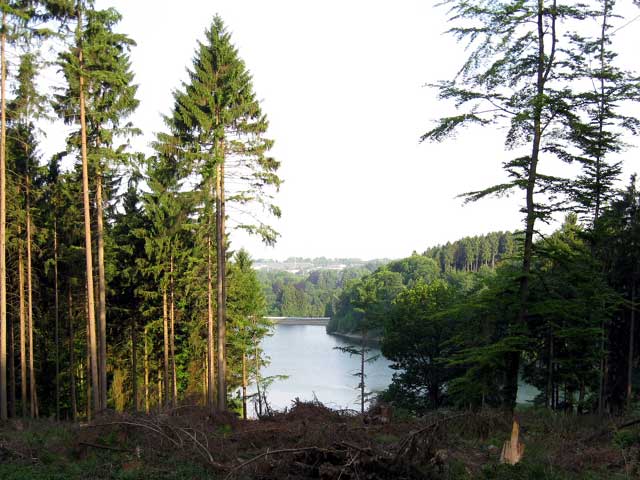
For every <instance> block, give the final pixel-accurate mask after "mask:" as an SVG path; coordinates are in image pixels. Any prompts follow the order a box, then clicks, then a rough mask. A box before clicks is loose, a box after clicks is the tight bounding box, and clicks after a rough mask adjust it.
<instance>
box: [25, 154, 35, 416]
mask: <svg viewBox="0 0 640 480" xmlns="http://www.w3.org/2000/svg"><path fill="white" fill-rule="evenodd" d="M27 168H29V166H28V165H27ZM25 186H26V197H27V207H26V210H27V321H28V326H27V328H28V330H29V395H30V397H31V417H33V418H36V417H37V416H38V396H37V394H36V374H35V373H36V372H35V365H34V358H33V351H34V350H35V348H34V344H33V283H32V278H33V274H32V271H31V199H30V185H29V175H28V174H27V178H26V182H25Z"/></svg>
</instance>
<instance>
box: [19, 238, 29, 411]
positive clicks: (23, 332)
mask: <svg viewBox="0 0 640 480" xmlns="http://www.w3.org/2000/svg"><path fill="white" fill-rule="evenodd" d="M20 234H21V232H20V228H19V227H18V236H20ZM23 248H24V245H23V241H22V239H19V241H18V290H19V292H18V296H19V302H20V393H21V395H20V400H21V402H20V403H21V405H22V416H23V417H24V418H26V417H27V399H28V397H27V381H28V380H27V379H28V377H27V323H26V317H27V313H26V299H25V296H24V256H23V253H22V250H23Z"/></svg>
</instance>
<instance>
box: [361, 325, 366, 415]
mask: <svg viewBox="0 0 640 480" xmlns="http://www.w3.org/2000/svg"><path fill="white" fill-rule="evenodd" d="M366 345H367V331H366V330H363V331H362V338H361V340H360V413H361V414H362V415H364V362H365V356H366V355H367V348H366Z"/></svg>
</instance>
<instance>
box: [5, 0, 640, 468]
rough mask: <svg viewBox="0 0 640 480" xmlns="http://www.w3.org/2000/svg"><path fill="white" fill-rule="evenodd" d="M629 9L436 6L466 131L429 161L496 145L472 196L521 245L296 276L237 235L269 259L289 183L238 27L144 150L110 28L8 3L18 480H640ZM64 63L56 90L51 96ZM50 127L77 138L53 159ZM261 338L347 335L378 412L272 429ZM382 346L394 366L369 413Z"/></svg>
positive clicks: (9, 231)
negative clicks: (298, 330)
mask: <svg viewBox="0 0 640 480" xmlns="http://www.w3.org/2000/svg"><path fill="white" fill-rule="evenodd" d="M622 3H623V2H622V1H620V0H618V1H614V0H593V1H588V2H586V3H576V2H564V1H560V0H499V1H498V0H444V1H443V2H442V4H441V5H440V6H439V8H444V9H447V11H448V18H449V23H448V25H446V26H443V30H445V29H448V32H447V33H448V34H449V35H452V36H453V37H454V38H455V39H456V40H458V41H459V43H460V49H461V50H464V52H465V55H466V59H465V61H464V63H463V64H462V65H460V69H459V71H458V72H457V74H455V75H454V76H452V77H451V78H445V79H442V80H441V81H440V82H438V83H436V84H433V85H429V87H430V88H431V89H432V90H433V91H434V92H436V94H437V96H438V99H439V100H440V101H441V102H442V103H443V104H445V105H447V106H448V107H450V115H449V116H445V117H442V118H440V119H439V120H438V121H436V122H434V123H433V124H431V125H425V126H424V130H425V133H424V134H423V136H422V137H421V138H416V142H425V143H428V142H438V143H442V144H443V145H447V143H448V142H456V141H463V139H464V135H465V129H466V128H467V127H473V128H486V129H493V130H499V131H500V132H503V134H504V135H503V142H504V150H505V151H506V152H508V154H509V160H506V161H505V162H504V163H503V164H502V168H503V171H504V176H503V177H502V178H500V179H497V180H496V182H495V183H494V184H493V185H485V186H480V187H482V188H480V189H478V190H475V191H470V192H459V193H460V196H461V198H462V201H463V202H465V203H472V202H480V201H482V200H483V199H485V198H487V197H509V198H510V199H511V201H512V203H513V204H514V209H517V208H520V213H521V218H522V222H521V224H520V226H519V229H518V230H517V231H513V232H491V233H480V232H477V233H475V234H474V233H472V234H471V235H472V236H467V237H465V238H462V239H458V240H456V239H451V241H449V242H448V243H446V244H444V245H438V246H428V245H416V248H417V249H418V251H414V252H413V253H412V254H411V255H410V256H408V257H406V258H402V259H396V260H389V261H386V260H385V261H374V262H369V263H364V262H363V263H362V264H361V265H359V266H347V268H343V269H339V270H331V269H325V270H313V271H309V272H305V273H304V275H299V274H293V273H290V272H289V273H287V272H283V271H281V272H275V271H270V270H268V269H265V270H260V271H257V270H256V269H255V268H254V265H253V260H252V256H251V252H248V251H246V250H245V249H237V250H236V249H235V247H234V245H233V243H232V242H231V241H230V240H231V235H232V233H233V232H234V231H237V230H241V231H244V232H248V233H249V234H252V235H254V236H256V237H257V238H259V239H261V240H262V241H263V242H264V243H266V244H267V245H272V244H274V243H275V242H276V241H277V239H278V235H279V234H278V232H276V230H275V229H274V228H273V227H272V224H273V220H274V219H277V218H279V217H280V215H281V211H280V208H279V206H278V199H277V193H278V189H279V187H280V185H281V182H282V180H281V178H280V176H279V173H278V170H279V167H280V163H279V161H278V159H277V158H274V157H273V156H272V154H271V149H272V146H273V144H274V139H272V138H271V137H270V134H269V121H268V117H267V114H268V112H265V111H263V108H262V104H261V101H260V99H259V97H258V96H257V94H256V92H255V90H254V87H253V79H252V76H251V73H250V69H251V65H246V64H245V62H244V60H243V58H242V52H241V51H239V49H238V48H237V47H236V46H235V44H234V41H233V38H232V36H231V33H230V29H229V28H228V27H227V26H226V25H225V23H224V21H223V19H222V18H221V17H220V16H215V17H214V18H213V19H212V21H211V22H210V25H209V27H208V28H207V29H206V31H205V32H203V34H202V35H201V36H200V40H199V41H198V42H197V44H196V45H194V49H193V56H192V58H191V59H190V60H189V59H185V65H188V67H187V69H188V76H187V78H186V80H185V81H184V82H182V83H181V84H179V85H175V89H174V91H173V98H172V104H170V105H166V106H165V108H164V111H166V112H168V113H167V114H166V115H165V116H164V119H163V120H164V129H163V131H161V132H158V133H156V134H155V139H154V141H153V144H152V148H153V154H152V155H146V154H143V153H141V152H138V151H136V150H135V149H134V148H133V147H132V146H131V145H132V141H133V139H135V138H136V137H137V136H139V135H141V133H142V132H143V130H144V128H145V126H144V125H136V124H135V123H133V121H132V116H133V114H134V113H135V111H136V109H137V107H138V106H139V99H138V98H139V91H138V90H139V89H140V88H144V86H139V85H138V84H137V83H136V79H135V76H134V73H133V68H132V63H131V52H132V51H133V50H134V49H135V48H136V43H135V39H134V38H131V37H129V36H128V35H126V34H123V33H121V31H120V29H119V24H120V22H121V21H122V17H121V15H120V13H119V12H118V11H116V10H115V9H113V8H108V9H104V10H101V9H98V8H96V6H95V4H94V2H93V1H92V0H7V1H0V7H1V12H2V28H1V30H0V76H1V79H0V80H1V82H0V112H1V116H0V477H2V478H11V479H13V478H16V479H18V478H265V479H266V478H327V479H333V478H335V479H340V478H343V479H346V478H349V479H355V478H371V479H378V478H398V479H404V478H407V479H409V478H411V479H413V478H434V479H436V478H443V479H444V478H450V479H456V478H461V479H462V478H483V479H490V478H495V479H507V478H523V479H524V478H531V479H533V478H549V479H572V478H576V479H577V478H620V479H622V478H634V476H635V475H640V430H638V428H639V425H640V417H639V416H638V415H640V393H639V392H640V341H639V339H640V333H639V331H640V321H638V320H637V319H636V313H637V305H638V300H637V296H638V294H639V285H638V284H639V283H640V191H638V181H637V178H636V176H635V175H632V176H631V177H630V178H625V176H624V175H623V173H622V172H623V168H626V169H628V168H629V165H631V167H630V168H631V170H633V168H635V167H633V165H634V161H635V160H636V157H637V155H638V154H637V150H634V149H633V148H631V146H632V145H633V144H634V142H635V141H636V138H635V136H636V135H637V134H638V132H639V131H640V115H639V114H638V112H640V110H639V107H638V105H639V104H638V102H639V101H640V76H639V75H638V74H637V73H636V72H635V71H634V67H637V66H636V65H624V64H621V63H620V62H619V61H618V52H617V51H616V50H615V48H614V46H613V45H614V42H613V37H614V35H615V33H616V32H617V31H618V30H620V29H621V28H637V24H636V25H633V22H634V21H635V20H637V17H636V18H633V17H632V18H629V19H623V20H620V12H619V4H622ZM631 3H634V4H636V5H637V1H636V2H631ZM638 6H639V7H640V5H638ZM390 8H392V7H390ZM638 13H640V9H638ZM625 22H626V23H625ZM620 25H622V26H620ZM465 48H466V50H465ZM416 61H422V60H420V59H416ZM46 68H55V69H56V71H57V72H58V74H59V75H60V78H61V79H62V80H61V83H56V84H54V85H50V86H46V87H43V83H42V82H40V81H39V75H40V74H41V72H42V71H43V70H44V69H46ZM45 85H46V83H45ZM52 121H55V122H58V123H60V124H64V125H65V126H66V127H68V128H67V130H66V131H67V132H69V133H68V136H67V137H66V139H65V141H66V148H65V149H64V151H61V152H58V153H55V154H53V155H48V156H45V155H44V154H43V153H42V151H41V149H40V141H41V139H42V138H43V135H44V134H46V132H42V130H41V128H42V125H47V123H46V122H52ZM49 124H50V123H49ZM323 141H330V139H324V140H323ZM476 155H477V158H475V159H474V161H476V162H481V161H483V160H484V159H483V158H482V152H477V154H476ZM390 161H391V159H390ZM558 165H561V166H566V168H564V169H563V168H562V167H561V168H560V169H558ZM558 171H564V172H570V173H567V174H566V175H560V174H558V173H557V172H558ZM625 171H626V170H625ZM443 181H447V179H443ZM514 199H515V200H516V201H514ZM516 204H517V206H516ZM423 207H424V208H426V206H422V207H421V208H423ZM372 208H373V207H372ZM247 212H249V213H247ZM256 212H259V213H257V214H256ZM381 221H382V219H381ZM419 251H422V253H418V252H419ZM266 316H289V317H329V320H328V322H329V323H328V325H327V332H328V333H331V334H338V335H343V336H347V338H350V339H351V340H352V341H353V345H351V346H347V347H335V348H337V349H339V350H341V351H343V352H344V353H347V354H350V355H354V356H356V357H358V358H359V359H360V360H359V362H360V370H359V371H358V372H356V373H355V374H354V375H355V376H356V377H357V381H358V382H359V383H358V385H357V389H358V392H359V401H360V407H361V409H360V410H358V411H354V410H349V409H344V410H331V409H330V408H328V407H327V406H325V405H323V404H322V403H320V402H319V401H318V400H317V399H316V400H315V401H313V402H304V401H301V400H300V399H298V398H295V399H291V400H292V402H293V403H292V406H291V408H290V409H288V410H287V411H285V412H276V411H274V410H273V409H272V408H271V407H270V403H269V395H268V388H269V386H270V385H271V383H272V382H273V381H274V378H263V376H262V375H261V372H262V369H263V368H264V367H265V366H266V365H268V364H269V361H270V358H269V357H268V355H266V354H265V352H264V351H263V349H262V346H261V345H262V342H263V340H264V339H265V338H266V337H267V336H269V335H271V334H272V333H273V325H272V324H271V322H270V321H269V320H268V319H267V318H265V317H266ZM370 341H373V342H374V343H375V344H376V345H378V346H379V348H380V351H381V353H382V355H384V357H386V359H388V360H389V361H390V363H391V368H392V369H393V371H394V375H393V379H392V381H391V384H390V385H389V387H388V388H387V389H386V390H384V391H382V392H377V395H373V394H372V392H368V391H367V390H368V389H367V374H366V371H367V365H368V364H369V363H370V362H371V361H373V360H375V359H374V358H373V357H371V358H369V353H368V352H369V351H370V350H371V348H370V344H369V342H370ZM525 387H526V388H527V389H529V390H530V389H533V390H534V391H535V394H534V395H533V397H532V398H531V399H530V400H528V401H526V402H525V401H523V400H522V390H523V388H525ZM252 388H253V389H255V390H256V392H255V393H251V392H249V393H248V390H251V389H252ZM254 403H255V405H256V406H255V407H252V406H251V405H252V404H254ZM252 408H255V416H257V417H258V418H257V420H248V417H250V416H252V413H251V412H252ZM367 409H368V410H367ZM391 412H394V413H391ZM514 420H515V422H514ZM519 425H520V426H521V430H520V431H519V433H518V426H519ZM518 435H520V437H519V436H518ZM558 439H561V440H558ZM520 440H522V441H523V442H524V443H525V444H526V445H529V446H530V448H528V449H527V450H522V449H523V447H522V446H521V444H520V443H519V441H520ZM503 442H505V443H504V445H505V446H504V447H502V444H503ZM510 442H511V443H510ZM501 448H502V451H500V449H501ZM420 452H421V453H420ZM584 455H586V456H589V460H588V461H587V460H584V457H583V456H584ZM3 463H4V464H5V467H3V466H2V464H3ZM516 464H517V465H516ZM107 466H108V467H107ZM52 472H53V473H52ZM56 472H62V473H61V475H62V476H55V475H57V473H56Z"/></svg>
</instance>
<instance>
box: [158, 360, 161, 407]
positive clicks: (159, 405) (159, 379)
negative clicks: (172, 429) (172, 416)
mask: <svg viewBox="0 0 640 480" xmlns="http://www.w3.org/2000/svg"><path fill="white" fill-rule="evenodd" d="M158 411H159V412H160V411H162V373H161V372H160V368H158Z"/></svg>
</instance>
